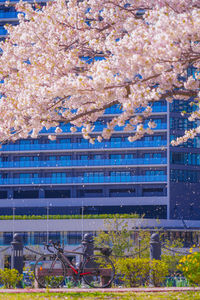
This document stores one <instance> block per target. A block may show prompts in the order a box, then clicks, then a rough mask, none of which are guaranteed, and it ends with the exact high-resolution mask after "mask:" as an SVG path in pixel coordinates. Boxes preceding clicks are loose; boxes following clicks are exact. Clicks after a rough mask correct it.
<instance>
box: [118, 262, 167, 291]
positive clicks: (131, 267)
mask: <svg viewBox="0 0 200 300" xmlns="http://www.w3.org/2000/svg"><path fill="white" fill-rule="evenodd" d="M115 267H116V271H117V273H118V274H122V275H121V279H122V280H123V282H124V284H125V285H126V286H127V287H138V286H146V285H149V280H150V270H151V276H152V279H153V282H154V285H155V286H160V285H161V284H162V283H163V282H164V280H165V277H166V276H167V274H168V267H167V264H166V263H165V262H163V261H160V260H153V261H150V259H149V258H121V259H119V260H117V261H116V263H115Z"/></svg>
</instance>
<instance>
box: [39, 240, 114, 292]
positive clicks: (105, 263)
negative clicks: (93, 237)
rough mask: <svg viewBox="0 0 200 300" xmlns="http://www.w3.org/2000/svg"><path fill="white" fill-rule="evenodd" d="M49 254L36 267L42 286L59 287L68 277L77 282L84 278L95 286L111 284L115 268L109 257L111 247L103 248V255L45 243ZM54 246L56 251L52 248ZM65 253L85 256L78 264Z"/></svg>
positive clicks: (101, 286) (41, 258) (43, 256)
mask: <svg viewBox="0 0 200 300" xmlns="http://www.w3.org/2000/svg"><path fill="white" fill-rule="evenodd" d="M45 246H46V248H47V250H48V251H49V252H50V253H49V254H44V255H42V256H40V257H39V258H38V260H37V261H36V263H35V267H34V275H35V279H36V280H37V282H38V284H39V286H40V287H43V288H46V287H52V288H57V287H59V286H62V285H64V282H65V279H66V277H68V278H73V280H74V281H75V282H76V283H77V282H79V281H81V279H82V278H83V280H84V282H85V283H86V284H87V285H89V286H90V287H93V288H105V287H108V286H110V285H111V283H112V281H113V279H114V276H115V268H114V265H113V263H112V261H111V260H110V258H109V257H108V256H109V255H110V253H111V252H110V249H107V248H106V249H102V248H99V249H98V250H100V251H101V253H102V254H103V255H92V256H91V255H86V254H85V253H83V252H77V251H73V250H68V251H64V249H63V248H62V247H61V246H60V243H54V242H51V243H50V244H45ZM51 247H54V251H52V250H51V249H50V248H51ZM64 254H76V255H81V256H82V257H83V258H82V260H81V262H80V264H79V265H78V266H76V265H75V264H74V263H73V262H71V261H70V260H69V259H68V258H67V257H66V256H65V255H64Z"/></svg>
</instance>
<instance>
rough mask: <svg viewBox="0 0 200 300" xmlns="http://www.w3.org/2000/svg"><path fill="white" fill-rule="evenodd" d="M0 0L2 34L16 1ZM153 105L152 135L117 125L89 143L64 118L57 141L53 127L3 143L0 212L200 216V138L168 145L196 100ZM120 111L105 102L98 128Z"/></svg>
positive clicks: (11, 20)
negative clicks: (132, 133)
mask: <svg viewBox="0 0 200 300" xmlns="http://www.w3.org/2000/svg"><path fill="white" fill-rule="evenodd" d="M0 3H1V8H0V38H1V39H4V38H5V37H6V30H5V29H4V28H3V26H4V25H5V24H6V23H8V22H9V23H11V24H13V25H16V24H17V22H18V21H17V13H16V12H15V10H14V7H13V6H12V5H11V6H9V7H7V6H5V2H4V1H0ZM11 3H15V2H14V1H11ZM188 72H192V68H191V70H189V71H188ZM188 75H190V74H188ZM152 110H153V113H152V116H151V120H152V121H155V123H156V124H157V127H156V128H155V130H154V135H151V136H144V137H143V138H142V139H141V140H138V141H135V142H133V143H130V142H129V141H128V136H129V133H128V132H123V131H122V130H121V128H116V131H115V132H114V134H113V136H112V137H111V139H110V140H104V141H102V142H101V143H98V142H96V143H95V144H94V145H92V144H90V143H89V142H88V140H85V139H83V137H82V135H81V130H79V131H77V132H76V133H71V132H70V127H69V125H68V124H62V125H61V128H62V130H63V132H62V134H57V138H56V140H55V141H51V140H49V139H48V135H49V133H52V132H54V129H55V128H52V129H50V130H48V131H47V130H43V131H42V132H41V134H40V136H39V137H38V138H36V139H26V140H19V141H17V142H15V143H11V142H10V143H8V144H5V145H3V146H2V148H1V150H0V168H1V174H0V215H45V214H47V215H55V214H65V215H69V214H73V215H74V214H79V215H80V214H105V213H137V214H139V215H140V216H141V215H144V216H145V218H151V219H157V218H159V219H166V220H170V219H175V220H176V219H177V220H178V219H180V220H182V222H183V225H184V220H185V219H187V220H189V219H192V220H199V219H200V201H199V196H200V188H199V179H200V173H199V172H200V154H199V148H200V140H199V138H198V137H197V138H196V139H194V140H191V141H189V142H187V143H186V144H184V145H181V146H179V147H172V146H171V145H170V141H171V140H172V139H173V138H174V137H176V136H179V135H181V134H183V133H184V131H185V130H186V129H189V128H190V127H194V126H195V124H193V123H192V122H189V121H188V120H187V119H186V118H183V117H181V111H183V110H185V111H186V112H188V113H189V112H191V110H192V107H190V106H189V105H188V104H187V102H186V101H183V100H181V99H180V100H175V101H174V103H172V104H169V103H167V102H166V101H165V100H161V101H158V102H155V103H154V104H153V106H152ZM119 113H120V109H119V107H117V106H115V107H112V108H109V109H107V110H106V112H105V114H104V117H103V118H101V119H99V120H98V121H97V122H96V124H95V130H94V133H93V134H94V135H98V134H99V132H100V131H102V129H103V128H104V127H105V124H106V122H107V121H109V120H110V118H111V117H113V116H114V115H116V114H119ZM177 224H178V223H177ZM195 224H196V223H195ZM195 226H197V225H195ZM55 230H56V228H55ZM10 232H12V230H10Z"/></svg>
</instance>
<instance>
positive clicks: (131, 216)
mask: <svg viewBox="0 0 200 300" xmlns="http://www.w3.org/2000/svg"><path fill="white" fill-rule="evenodd" d="M116 217H117V218H118V219H137V218H139V216H138V215H137V214H101V215H49V216H48V218H49V219H51V220H59V219H61V220H62V219H65V220H66V219H68V220H69V219H82V218H83V219H113V218H116ZM12 219H13V215H9V216H0V220H12ZM46 219H47V215H31V216H28V215H15V220H46Z"/></svg>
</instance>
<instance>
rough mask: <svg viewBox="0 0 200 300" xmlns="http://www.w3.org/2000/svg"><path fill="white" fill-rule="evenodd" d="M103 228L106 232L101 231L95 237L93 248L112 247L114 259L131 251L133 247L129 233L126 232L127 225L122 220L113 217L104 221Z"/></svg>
mask: <svg viewBox="0 0 200 300" xmlns="http://www.w3.org/2000/svg"><path fill="white" fill-rule="evenodd" d="M105 227H106V230H107V231H106V232H105V231H103V230H101V231H100V232H99V233H98V235H97V236H96V237H95V246H97V247H108V246H109V247H110V246H112V254H113V255H114V256H116V257H117V256H122V255H124V252H126V251H129V250H130V249H131V247H132V246H133V242H132V241H131V231H129V230H128V224H127V222H126V221H125V220H124V219H119V218H117V217H115V218H114V219H112V220H106V221H105Z"/></svg>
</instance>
